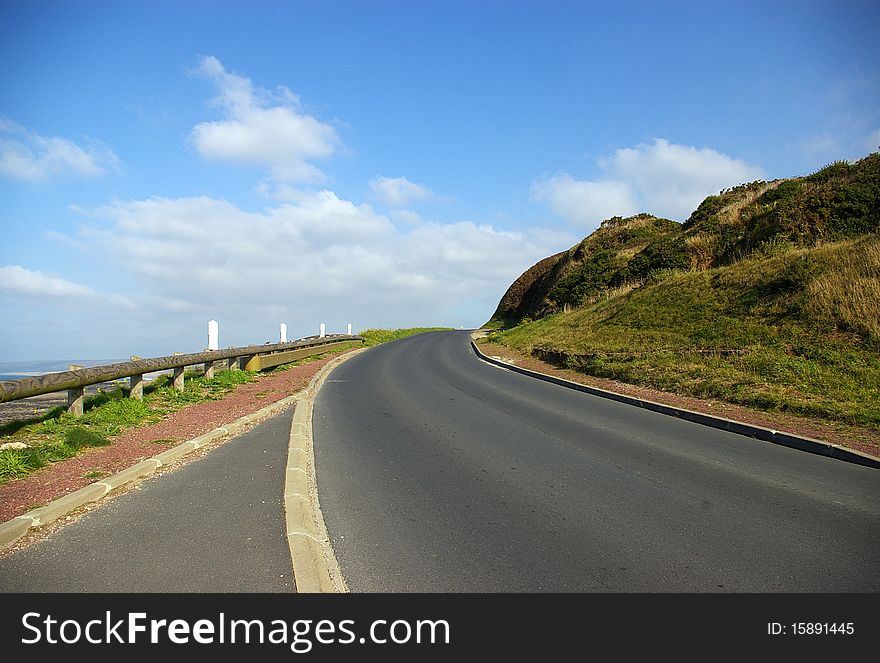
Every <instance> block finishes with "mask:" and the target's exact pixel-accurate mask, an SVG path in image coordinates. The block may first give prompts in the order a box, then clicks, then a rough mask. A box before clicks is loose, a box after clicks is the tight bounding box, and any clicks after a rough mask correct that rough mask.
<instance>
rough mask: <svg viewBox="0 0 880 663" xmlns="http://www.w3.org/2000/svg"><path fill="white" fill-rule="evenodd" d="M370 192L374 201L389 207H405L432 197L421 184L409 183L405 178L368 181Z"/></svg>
mask: <svg viewBox="0 0 880 663" xmlns="http://www.w3.org/2000/svg"><path fill="white" fill-rule="evenodd" d="M370 191H371V192H372V194H373V196H374V197H375V198H376V200H378V201H380V202H382V203H385V204H386V205H388V206H389V207H405V206H406V205H409V204H411V203H415V202H418V201H420V200H426V199H429V198H432V197H433V196H434V193H433V191H431V190H430V189H429V188H428V187H426V186H424V185H423V184H416V183H415V182H410V181H409V180H408V179H407V178H405V177H376V178H373V179H372V180H370Z"/></svg>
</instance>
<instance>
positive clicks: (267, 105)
mask: <svg viewBox="0 0 880 663" xmlns="http://www.w3.org/2000/svg"><path fill="white" fill-rule="evenodd" d="M196 73H197V74H198V75H199V76H201V77H203V78H206V79H207V80H209V81H210V82H211V83H212V84H213V85H214V87H215V88H216V90H217V92H218V96H217V97H216V98H215V99H214V105H215V106H217V107H218V108H219V109H220V110H221V112H222V114H223V116H224V117H223V119H221V120H217V121H213V122H201V123H199V124H197V125H196V126H195V127H194V128H193V130H192V134H191V138H192V141H193V144H194V145H195V147H196V149H197V150H198V152H199V154H200V155H201V156H202V157H204V158H205V159H208V160H211V161H223V162H228V163H235V164H241V165H248V166H262V167H265V168H267V169H269V171H270V174H271V178H272V179H273V180H274V181H276V182H292V181H301V182H312V183H315V182H321V181H324V180H325V179H326V176H325V175H324V173H323V172H322V171H321V170H320V169H319V168H318V167H317V166H315V165H314V164H313V163H311V161H312V160H314V159H321V158H325V157H329V156H331V155H332V154H334V153H335V152H336V151H337V150H338V149H339V148H340V147H341V145H342V141H341V140H340V138H339V136H338V135H337V133H336V130H335V129H334V128H333V127H332V126H330V125H329V124H325V123H323V122H321V121H320V120H318V119H317V118H315V117H313V116H311V115H307V114H305V113H304V112H303V111H302V107H301V105H300V102H299V99H298V98H297V96H296V95H295V94H293V93H292V92H291V91H290V90H288V89H287V88H285V87H283V86H282V87H279V88H278V89H277V91H276V92H270V91H268V90H265V89H263V88H258V87H255V86H254V85H253V83H252V82H251V81H250V79H248V78H245V77H243V76H239V75H237V74H233V73H230V72H228V71H226V69H224V67H223V65H222V64H221V63H220V61H219V60H218V59H217V58H215V57H213V56H207V57H205V58H203V59H202V61H201V63H200V65H199V67H198V68H197V69H196Z"/></svg>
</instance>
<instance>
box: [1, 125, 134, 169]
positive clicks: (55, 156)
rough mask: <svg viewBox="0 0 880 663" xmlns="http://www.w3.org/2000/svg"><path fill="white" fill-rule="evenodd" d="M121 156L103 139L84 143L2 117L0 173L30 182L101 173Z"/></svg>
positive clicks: (111, 166)
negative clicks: (42, 131) (27, 126)
mask: <svg viewBox="0 0 880 663" xmlns="http://www.w3.org/2000/svg"><path fill="white" fill-rule="evenodd" d="M118 163H119V159H118V158H117V157H116V155H115V154H113V151H112V150H111V149H110V148H109V147H107V146H106V145H104V144H103V143H101V142H99V141H95V140H91V141H89V144H88V145H86V146H85V147H82V146H80V145H77V144H76V143H74V142H73V141H71V140H68V139H66V138H59V137H57V136H41V135H40V134H38V133H35V132H33V131H30V130H28V129H26V128H25V127H22V126H21V125H19V124H16V123H15V122H13V121H12V120H9V119H7V118H4V117H0V176H3V177H8V178H10V179H15V180H20V181H23V182H31V183H44V182H48V181H50V180H53V179H56V178H61V177H86V178H89V177H100V176H102V175H105V174H106V173H107V172H108V171H109V170H112V169H114V168H116V167H117V165H118Z"/></svg>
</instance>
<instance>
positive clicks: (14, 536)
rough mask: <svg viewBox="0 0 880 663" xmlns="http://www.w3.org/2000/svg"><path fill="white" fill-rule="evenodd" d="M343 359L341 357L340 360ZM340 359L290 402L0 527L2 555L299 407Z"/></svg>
mask: <svg viewBox="0 0 880 663" xmlns="http://www.w3.org/2000/svg"><path fill="white" fill-rule="evenodd" d="M345 356H347V355H342V357H345ZM340 358H341V357H339V358H337V359H340ZM337 359H334V360H333V361H332V362H330V363H328V364H326V365H325V366H324V367H323V368H322V369H321V371H319V372H318V374H317V375H316V376H314V377H313V378H312V379H311V381H310V382H309V385H308V387H306V388H305V389H303V390H302V391H299V392H297V393H295V394H293V395H291V396H288V397H287V398H283V399H281V400H280V401H276V402H274V403H272V404H270V405H267V406H266V407H264V408H261V409H260V410H257V411H256V412H252V413H251V414H248V415H245V416H243V417H241V418H240V419H237V420H235V421H233V422H231V423H229V424H226V425H224V426H219V427H217V428H215V429H214V430H211V431H208V432H207V433H204V434H202V435H199V436H198V437H194V438H193V439H191V440H187V441H185V442H181V443H180V444H178V445H175V446H174V447H172V448H170V449H167V450H166V451H163V452H162V453H160V454H157V455H156V456H153V457H152V458H148V459H146V460H143V461H141V462H139V463H137V464H136V465H132V466H131V467H129V468H126V469H124V470H122V471H120V472H117V473H116V474H114V475H112V476H109V477H105V478H103V479H101V480H100V481H96V482H95V483H92V484H89V485H88V486H84V487H83V488H80V489H79V490H76V491H74V492H72V493H68V494H67V495H65V496H63V497H59V498H58V499H56V500H52V501H51V502H49V504H46V505H45V506H41V507H39V508H37V509H33V510H31V511H28V512H27V513H25V514H22V515H20V516H16V517H15V518H13V519H12V520H8V521H6V522H5V523H0V551H2V550H3V549H5V548H7V547H9V546H11V545H12V544H13V543H15V542H16V541H18V540H19V539H20V538H22V537H23V536H24V535H25V534H27V533H28V532H29V531H30V530H31V529H32V528H35V527H41V526H43V525H48V524H49V523H52V522H54V521H56V520H58V519H59V518H61V517H62V516H65V515H67V514H68V513H70V512H72V511H74V510H76V509H78V508H80V507H82V506H84V505H86V504H89V503H91V502H96V501H98V500H100V499H101V498H103V497H104V496H106V495H107V494H108V493H109V492H110V491H113V490H116V489H117V488H120V487H122V486H125V485H127V484H130V483H133V482H134V481H138V480H140V479H143V478H145V477H147V476H149V475H151V474H153V473H154V472H156V470H158V469H159V468H160V467H163V466H167V465H170V464H171V463H173V462H174V461H176V460H179V459H181V458H183V457H185V456H187V455H189V454H190V453H192V452H193V451H195V450H197V449H200V448H202V447H204V446H205V445H207V444H210V443H212V442H216V441H218V440H220V439H223V438H233V437H235V436H236V435H238V434H240V433H243V432H245V431H246V430H247V429H248V428H250V427H252V426H253V425H255V424H257V423H260V422H262V421H265V420H266V419H268V418H270V417H273V416H275V415H277V414H280V413H281V412H283V411H284V410H286V409H287V408H289V407H290V406H291V405H293V404H294V403H296V402H297V400H299V399H300V398H302V397H304V396H305V395H306V394H310V393H313V392H314V385H315V383H316V378H317V377H318V376H319V375H321V374H322V373H323V372H324V371H325V369H326V368H327V367H328V366H331V365H333V364H334V362H336V361H337ZM310 390H311V391H310Z"/></svg>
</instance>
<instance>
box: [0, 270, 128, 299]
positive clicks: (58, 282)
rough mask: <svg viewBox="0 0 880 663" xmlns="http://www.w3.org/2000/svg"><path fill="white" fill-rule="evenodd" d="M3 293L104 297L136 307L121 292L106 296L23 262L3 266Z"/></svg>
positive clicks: (0, 272) (0, 276)
mask: <svg viewBox="0 0 880 663" xmlns="http://www.w3.org/2000/svg"><path fill="white" fill-rule="evenodd" d="M0 292H2V293H3V294H6V295H13V296H18V297H26V298H29V299H41V298H50V299H52V298H54V299H58V298H64V299H76V300H82V299H88V300H102V301H104V302H106V303H109V304H112V305H114V306H121V307H131V306H132V303H131V301H130V300H129V299H128V298H126V297H123V296H121V295H103V294H101V293H99V292H97V291H96V290H94V289H92V288H90V287H89V286H87V285H83V284H81V283H74V282H73V281H68V280H67V279H65V278H62V277H60V276H58V275H55V274H47V273H45V272H37V271H33V270H30V269H27V268H25V267H22V266H21V265H5V266H2V267H0Z"/></svg>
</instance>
